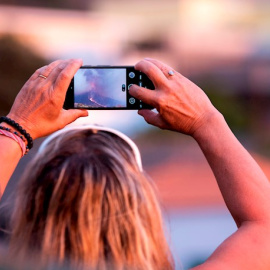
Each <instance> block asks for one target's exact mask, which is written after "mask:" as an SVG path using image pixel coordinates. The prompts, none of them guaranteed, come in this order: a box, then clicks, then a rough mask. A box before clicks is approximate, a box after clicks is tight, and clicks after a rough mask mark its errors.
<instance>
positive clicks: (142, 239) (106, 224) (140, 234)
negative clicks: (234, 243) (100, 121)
mask: <svg viewBox="0 0 270 270" xmlns="http://www.w3.org/2000/svg"><path fill="white" fill-rule="evenodd" d="M11 224H12V228H13V229H12V233H11V240H10V252H11V254H16V257H20V258H25V257H27V256H28V255H29V253H30V252H34V253H35V254H36V255H38V256H39V257H40V258H41V262H42V264H48V263H50V262H54V263H57V264H60V265H61V264H63V263H65V262H66V261H68V262H69V263H70V264H72V265H74V266H76V269H89V268H91V269H148V270H154V269H155V270H157V269H174V266H173V260H172V256H171V253H170V250H169V248H168V244H167V241H166V239H165V236H164V232H163V223H162V218H161V211H160V207H159V204H158V201H157V199H156V195H155V192H154V188H153V185H152V183H151V181H150V179H149V178H148V177H147V176H146V175H145V174H144V173H143V172H142V171H141V170H140V168H139V167H138V165H137V162H136V160H135V157H134V154H133V152H132V150H131V148H130V146H129V145H128V144H127V143H126V142H125V141H124V140H123V139H121V138H119V137H118V136H116V135H114V134H112V133H109V132H105V131H96V130H79V131H78V130H73V131H67V132H65V133H63V134H61V135H59V136H57V137H56V138H55V139H53V140H52V141H51V142H50V143H49V144H48V145H47V147H46V149H45V150H44V151H43V152H42V153H40V154H38V155H37V157H36V158H35V159H34V160H33V161H32V163H31V164H30V166H29V167H28V169H27V171H26V173H25V174H24V176H23V178H22V179H21V181H20V183H19V186H18V192H17V195H16V203H15V209H14V212H13V216H12V222H11Z"/></svg>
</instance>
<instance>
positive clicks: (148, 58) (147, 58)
mask: <svg viewBox="0 0 270 270" xmlns="http://www.w3.org/2000/svg"><path fill="white" fill-rule="evenodd" d="M144 60H147V61H150V60H152V58H150V57H146V58H144Z"/></svg>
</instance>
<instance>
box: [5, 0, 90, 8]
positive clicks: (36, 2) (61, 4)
mask: <svg viewBox="0 0 270 270" xmlns="http://www.w3.org/2000/svg"><path fill="white" fill-rule="evenodd" d="M92 2H94V1H93V0H58V1H54V0H47V1H42V0H0V4H6V5H15V6H32V7H45V8H58V9H77V10H89V9H91V7H92Z"/></svg>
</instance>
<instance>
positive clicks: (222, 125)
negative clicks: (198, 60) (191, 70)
mask: <svg viewBox="0 0 270 270" xmlns="http://www.w3.org/2000/svg"><path fill="white" fill-rule="evenodd" d="M136 67H137V68H138V69H140V70H142V71H143V72H145V73H146V74H147V75H148V76H149V78H150V79H151V80H152V81H153V83H154V85H155V88H156V90H155V91H149V90H145V89H143V88H140V87H138V86H133V87H132V88H131V89H130V92H131V94H132V95H134V96H135V97H137V98H139V99H141V100H143V101H144V102H147V103H149V104H151V105H152V106H153V107H155V108H156V109H157V111H158V113H155V112H153V111H149V110H142V111H140V112H139V113H140V114H141V115H142V116H143V117H144V118H145V120H146V121H147V122H148V123H150V124H153V125H155V126H158V127H160V128H162V129H170V130H174V131H178V132H181V133H185V134H189V135H191V136H193V137H194V139H195V140H196V141H197V142H198V144H199V146H200V148H201V149H202V151H203V153H204V155H205V157H206V159H207V160H208V163H209V164H210V166H211V168H212V170H213V172H214V174H215V177H216V180H217V183H218V185H219V188H220V190H221V193H222V195H223V198H224V200H225V202H226V205H227V207H228V209H229V211H230V212H231V214H232V216H233V218H234V220H235V221H236V224H237V226H238V227H239V229H238V230H237V232H236V233H235V234H233V235H232V236H230V237H229V238H228V239H226V240H225V241H224V242H223V243H222V244H221V245H220V246H219V247H218V248H217V249H216V250H215V252H214V253H213V254H212V255H211V257H210V258H209V259H208V260H207V261H206V262H205V263H204V264H202V265H201V266H198V267H196V268H194V269H196V270H204V269H205V270H206V269H221V270H222V269H269V268H270V256H269V252H270V211H269V209H270V185H269V182H268V179H267V178H266V177H265V175H264V173H263V172H262V170H261V169H260V167H259V166H258V164H257V163H256V162H255V161H254V160H253V158H252V157H251V156H250V155H249V153H248V152H247V151H246V150H245V149H244V147H243V146H242V145H241V144H240V143H239V142H238V140H237V139H236V138H235V136H234V135H233V133H232V132H231V130H230V129H229V127H228V126H227V124H226V122H225V120H224V118H223V117H222V115H221V114H220V113H219V112H218V111H217V110H216V109H215V108H214V107H213V105H212V104H211V102H210V101H209V99H208V98H207V96H206V95H205V94H204V92H203V91H202V90H201V89H200V88H198V87H197V86H196V85H194V84H193V83H192V82H190V81H189V80H188V79H186V78H185V77H183V76H182V75H181V74H179V73H175V75H174V76H169V75H168V71H169V70H171V68H170V67H169V66H167V65H165V64H163V63H161V62H158V61H156V60H144V61H141V62H140V63H138V64H137V66H136Z"/></svg>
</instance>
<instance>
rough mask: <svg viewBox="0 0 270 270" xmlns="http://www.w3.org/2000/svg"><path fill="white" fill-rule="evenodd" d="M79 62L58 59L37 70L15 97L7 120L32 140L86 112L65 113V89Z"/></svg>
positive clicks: (72, 111)
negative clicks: (21, 129) (15, 123)
mask: <svg viewBox="0 0 270 270" xmlns="http://www.w3.org/2000/svg"><path fill="white" fill-rule="evenodd" d="M81 65H82V60H76V59H75V60H58V61H55V62H53V63H51V64H49V65H48V66H45V67H42V68H40V69H38V70H37V71H36V72H35V73H34V74H33V75H32V76H31V78H30V79H29V80H28V81H27V82H26V83H25V85H24V86H23V87H22V89H21V91H20V92H19V94H18V95H17V97H16V99H15V101H14V104H13V106H12V108H11V110H10V113H9V114H8V117H10V118H11V119H13V120H14V121H16V122H17V123H19V124H20V125H21V126H22V127H23V128H24V129H25V130H26V131H27V132H28V133H30V135H31V136H32V138H33V139H35V138H39V137H43V136H46V135H49V134H50V133H52V132H54V131H57V130H59V129H61V128H63V127H65V126H66V125H67V124H69V123H71V122H73V121H75V120H76V119H77V118H78V117H82V116H87V115H88V113H87V111H86V110H77V109H70V110H64V109H63V104H64V100H65V96H66V91H67V89H68V86H69V84H70V82H71V80H72V78H73V76H74V74H75V73H76V71H77V70H78V69H79V68H80V67H81Z"/></svg>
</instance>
